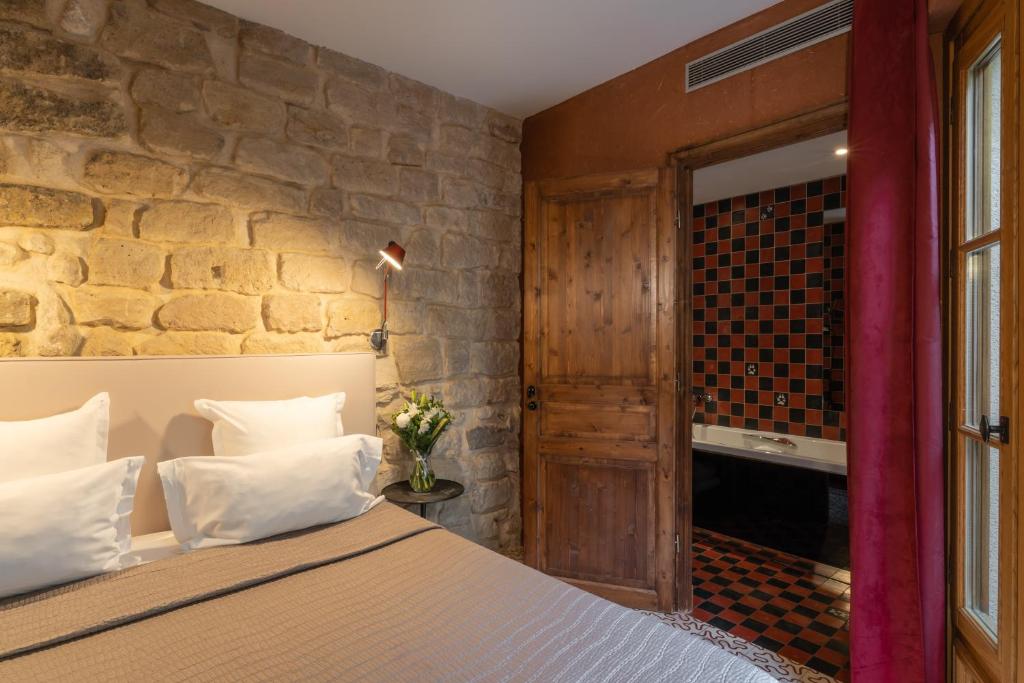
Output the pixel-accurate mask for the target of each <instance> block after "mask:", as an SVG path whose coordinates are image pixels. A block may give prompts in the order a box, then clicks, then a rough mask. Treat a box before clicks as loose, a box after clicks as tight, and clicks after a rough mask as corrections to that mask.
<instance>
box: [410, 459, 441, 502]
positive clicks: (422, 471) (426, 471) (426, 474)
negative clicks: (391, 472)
mask: <svg viewBox="0 0 1024 683" xmlns="http://www.w3.org/2000/svg"><path fill="white" fill-rule="evenodd" d="M413 455H414V456H415V461H416V462H415V465H414V466H413V469H412V474H410V475H409V486H411V487H412V490H413V491H415V492H416V493H429V492H430V491H431V490H432V489H433V488H434V482H436V481H437V476H436V475H435V474H434V470H433V468H432V467H431V466H430V456H429V455H425V454H423V453H414V454H413Z"/></svg>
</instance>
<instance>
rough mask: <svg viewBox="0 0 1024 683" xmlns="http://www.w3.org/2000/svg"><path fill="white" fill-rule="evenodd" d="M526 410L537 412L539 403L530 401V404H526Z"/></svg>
mask: <svg viewBox="0 0 1024 683" xmlns="http://www.w3.org/2000/svg"><path fill="white" fill-rule="evenodd" d="M526 409H527V410H537V402H536V401H530V402H529V403H527V404H526Z"/></svg>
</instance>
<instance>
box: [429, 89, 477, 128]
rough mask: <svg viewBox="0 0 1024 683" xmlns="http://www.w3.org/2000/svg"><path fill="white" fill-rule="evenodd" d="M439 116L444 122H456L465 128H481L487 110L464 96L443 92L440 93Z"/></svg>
mask: <svg viewBox="0 0 1024 683" xmlns="http://www.w3.org/2000/svg"><path fill="white" fill-rule="evenodd" d="M437 111H438V118H439V119H440V120H441V122H442V123H448V124H455V125H458V126H463V127H465V128H479V127H480V126H481V125H482V124H483V121H484V117H485V116H486V112H487V110H486V109H485V108H484V107H483V106H481V105H479V104H477V103H476V102H473V101H472V100H467V99H465V98H463V97H456V96H455V95H450V94H448V93H445V92H442V93H439V95H438V109H437Z"/></svg>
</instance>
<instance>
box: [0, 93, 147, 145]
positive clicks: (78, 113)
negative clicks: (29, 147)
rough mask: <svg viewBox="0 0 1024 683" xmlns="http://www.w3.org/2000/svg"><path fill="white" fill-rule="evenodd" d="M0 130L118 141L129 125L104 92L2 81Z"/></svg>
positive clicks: (118, 105) (115, 104)
mask: <svg viewBox="0 0 1024 683" xmlns="http://www.w3.org/2000/svg"><path fill="white" fill-rule="evenodd" d="M0 129H5V130H15V131H24V132H33V133H48V132H59V133H71V134H74V135H85V136H89V137H103V138H115V137H119V136H121V135H122V134H124V133H125V132H127V130H128V124H127V122H126V120H125V115H124V110H123V109H122V108H121V105H120V104H118V103H116V102H113V101H111V100H110V99H109V91H107V90H105V89H104V90H97V91H86V90H80V89H74V90H71V89H65V90H58V89H49V88H41V87H38V86H35V85H28V84H26V83H21V82H18V81H13V80H8V79H3V78H0Z"/></svg>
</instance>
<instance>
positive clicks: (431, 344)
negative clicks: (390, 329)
mask: <svg viewBox="0 0 1024 683" xmlns="http://www.w3.org/2000/svg"><path fill="white" fill-rule="evenodd" d="M391 348H392V352H393V353H394V355H395V364H396V365H397V366H398V376H399V377H400V378H401V380H402V382H403V383H404V384H417V383H419V382H426V381H429V380H434V379H440V378H441V377H442V376H443V375H444V359H443V357H442V354H441V342H440V341H438V340H437V339H435V338H433V337H419V336H394V337H392V338H391Z"/></svg>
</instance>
